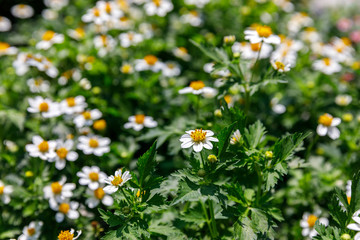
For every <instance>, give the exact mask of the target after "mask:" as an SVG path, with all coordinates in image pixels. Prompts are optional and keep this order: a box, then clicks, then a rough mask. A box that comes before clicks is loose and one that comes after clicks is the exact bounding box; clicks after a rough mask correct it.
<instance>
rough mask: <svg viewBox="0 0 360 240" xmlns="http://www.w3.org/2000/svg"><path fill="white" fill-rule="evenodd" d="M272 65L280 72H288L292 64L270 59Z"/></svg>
mask: <svg viewBox="0 0 360 240" xmlns="http://www.w3.org/2000/svg"><path fill="white" fill-rule="evenodd" d="M270 63H271V65H272V67H273V68H274V69H275V70H276V71H278V72H281V73H282V72H288V71H290V67H291V64H290V63H283V62H281V61H276V60H271V61H270Z"/></svg>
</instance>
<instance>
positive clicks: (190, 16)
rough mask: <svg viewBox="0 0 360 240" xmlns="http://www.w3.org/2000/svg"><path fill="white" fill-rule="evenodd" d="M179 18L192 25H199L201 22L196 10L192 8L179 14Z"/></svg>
mask: <svg viewBox="0 0 360 240" xmlns="http://www.w3.org/2000/svg"><path fill="white" fill-rule="evenodd" d="M181 20H182V22H184V23H188V24H190V25H191V26H193V27H199V26H201V24H202V23H203V20H202V18H201V15H200V13H199V12H198V11H195V10H192V11H190V12H188V13H186V14H184V15H182V16H181Z"/></svg>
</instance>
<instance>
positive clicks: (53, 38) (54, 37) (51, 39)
mask: <svg viewBox="0 0 360 240" xmlns="http://www.w3.org/2000/svg"><path fill="white" fill-rule="evenodd" d="M62 42H64V35H62V34H60V33H56V32H54V31H51V30H48V31H46V32H44V33H43V35H42V37H41V41H40V42H38V43H37V44H36V48H37V49H43V50H47V49H49V48H50V47H51V46H52V45H53V44H58V43H62Z"/></svg>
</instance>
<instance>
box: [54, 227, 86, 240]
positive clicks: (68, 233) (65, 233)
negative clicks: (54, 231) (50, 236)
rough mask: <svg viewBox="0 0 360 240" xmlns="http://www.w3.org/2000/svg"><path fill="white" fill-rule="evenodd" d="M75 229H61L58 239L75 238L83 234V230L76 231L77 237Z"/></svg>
mask: <svg viewBox="0 0 360 240" xmlns="http://www.w3.org/2000/svg"><path fill="white" fill-rule="evenodd" d="M74 233H75V230H74V229H71V230H70V231H69V230H66V231H61V232H60V233H59V235H58V240H75V239H78V238H79V237H80V235H81V230H79V231H76V234H77V235H76V237H74Z"/></svg>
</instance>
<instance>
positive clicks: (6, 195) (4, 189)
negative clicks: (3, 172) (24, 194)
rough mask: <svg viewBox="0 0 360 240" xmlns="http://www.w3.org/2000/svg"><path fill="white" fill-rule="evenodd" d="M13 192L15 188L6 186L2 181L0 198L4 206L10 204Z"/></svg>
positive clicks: (0, 182) (0, 183)
mask: <svg viewBox="0 0 360 240" xmlns="http://www.w3.org/2000/svg"><path fill="white" fill-rule="evenodd" d="M12 192H13V187H12V186H10V185H5V184H4V183H3V182H2V181H1V180H0V198H1V201H2V202H3V203H4V204H8V203H9V202H10V200H11V198H10V195H11V193H12Z"/></svg>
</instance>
